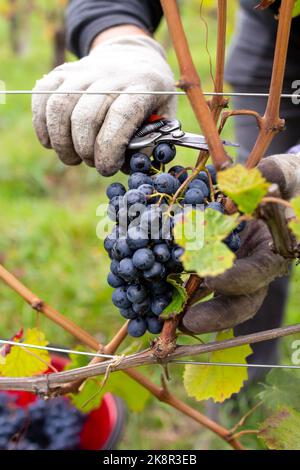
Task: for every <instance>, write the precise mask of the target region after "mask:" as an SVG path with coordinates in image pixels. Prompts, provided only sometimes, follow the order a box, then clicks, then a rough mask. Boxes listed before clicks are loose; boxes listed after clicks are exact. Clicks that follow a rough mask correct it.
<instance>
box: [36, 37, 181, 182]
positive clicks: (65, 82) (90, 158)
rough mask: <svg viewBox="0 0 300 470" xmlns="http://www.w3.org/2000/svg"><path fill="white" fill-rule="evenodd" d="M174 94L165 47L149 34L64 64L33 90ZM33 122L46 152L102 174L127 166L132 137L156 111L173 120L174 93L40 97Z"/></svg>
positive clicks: (107, 44)
mask: <svg viewBox="0 0 300 470" xmlns="http://www.w3.org/2000/svg"><path fill="white" fill-rule="evenodd" d="M44 90H50V91H68V90H75V91H76V90H77V91H82V90H89V91H91V92H92V91H94V92H96V91H97V90H99V91H100V90H120V91H130V92H135V91H137V92H138V91H142V90H146V91H150V92H151V91H167V90H174V79H173V75H172V72H171V70H170V67H169V65H168V64H167V62H166V59H165V55H164V52H163V49H162V48H161V46H160V45H159V44H158V43H157V42H156V41H154V40H153V39H151V38H150V37H146V36H142V35H141V36H139V35H138V36H123V37H118V38H113V39H109V40H107V41H105V42H103V43H102V44H100V45H98V46H96V47H95V48H94V49H93V50H92V52H91V53H90V55H89V56H87V57H85V58H83V59H81V60H79V61H77V62H72V63H67V64H64V65H61V66H59V67H57V68H56V69H54V70H53V71H52V72H51V73H49V74H48V75H46V76H45V77H44V78H42V79H41V80H39V81H38V82H37V84H36V87H35V91H44ZM32 110H33V124H34V127H35V130H36V133H37V136H38V138H39V140H40V142H41V143H42V145H44V146H45V147H47V148H53V149H54V150H55V151H56V153H57V154H58V156H59V158H60V159H61V160H62V161H63V162H64V163H65V164H67V165H77V164H79V163H81V162H82V161H84V162H85V163H86V164H87V165H89V166H95V167H96V168H97V170H98V171H99V172H100V173H101V174H102V175H104V176H110V175H113V174H114V173H116V172H117V171H118V170H119V169H120V168H121V167H122V165H123V163H124V154H125V150H126V147H127V145H128V142H129V141H130V139H131V137H132V136H133V134H134V133H135V131H136V130H137V128H139V127H140V125H141V124H142V123H143V122H144V120H145V119H146V118H147V117H148V116H150V115H151V114H152V113H153V112H155V113H157V114H161V115H164V116H166V117H169V118H172V117H174V116H175V115H176V97H175V96H170V95H97V94H95V95H75V94H50V95H43V94H41V95H40V94H36V95H33V99H32Z"/></svg>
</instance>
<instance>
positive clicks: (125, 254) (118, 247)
mask: <svg viewBox="0 0 300 470" xmlns="http://www.w3.org/2000/svg"><path fill="white" fill-rule="evenodd" d="M112 256H113V258H114V259H115V260H117V261H121V260H122V259H124V258H130V257H131V256H132V251H131V249H130V248H129V245H128V243H127V240H125V238H119V239H118V240H117V241H116V243H115V244H114V246H113V248H112Z"/></svg>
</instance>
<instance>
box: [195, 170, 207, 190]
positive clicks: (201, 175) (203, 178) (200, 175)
mask: <svg viewBox="0 0 300 470" xmlns="http://www.w3.org/2000/svg"><path fill="white" fill-rule="evenodd" d="M196 179H198V180H201V181H203V182H204V183H205V184H206V186H208V187H209V177H208V175H207V173H206V172H205V171H200V173H198V175H197V176H196Z"/></svg>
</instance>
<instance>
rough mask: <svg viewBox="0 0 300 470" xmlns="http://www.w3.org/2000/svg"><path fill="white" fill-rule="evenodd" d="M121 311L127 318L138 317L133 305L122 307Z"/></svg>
mask: <svg viewBox="0 0 300 470" xmlns="http://www.w3.org/2000/svg"><path fill="white" fill-rule="evenodd" d="M119 311H120V314H121V315H122V317H124V318H126V320H133V318H136V317H137V314H136V313H135V312H134V311H133V310H132V307H129V308H120V309H119Z"/></svg>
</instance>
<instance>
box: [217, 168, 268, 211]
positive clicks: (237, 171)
mask: <svg viewBox="0 0 300 470" xmlns="http://www.w3.org/2000/svg"><path fill="white" fill-rule="evenodd" d="M218 185H219V188H220V189H221V191H222V192H223V193H225V194H226V195H227V196H229V197H230V198H231V199H232V200H233V201H234V202H235V203H236V204H237V206H238V208H239V210H240V211H241V212H245V213H246V214H251V213H252V212H253V211H254V210H255V209H256V207H257V206H258V204H259V203H260V201H261V200H262V198H263V197H264V196H265V195H266V193H267V191H268V188H269V186H270V184H269V183H268V182H267V180H266V179H265V178H264V177H263V176H262V174H261V173H260V171H259V170H258V169H257V168H252V169H251V170H248V169H247V168H245V167H244V166H243V165H240V164H238V165H236V166H234V167H233V168H229V169H228V170H224V171H220V172H219V173H218Z"/></svg>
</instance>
